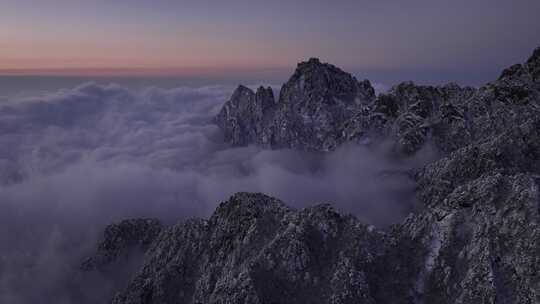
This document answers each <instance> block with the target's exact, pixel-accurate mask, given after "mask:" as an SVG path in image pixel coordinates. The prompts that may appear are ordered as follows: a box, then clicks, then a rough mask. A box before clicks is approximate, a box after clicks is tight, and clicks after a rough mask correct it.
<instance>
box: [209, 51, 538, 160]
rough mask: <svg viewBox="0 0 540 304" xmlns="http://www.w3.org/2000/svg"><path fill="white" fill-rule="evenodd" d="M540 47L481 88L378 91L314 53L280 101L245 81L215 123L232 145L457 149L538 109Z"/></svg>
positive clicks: (452, 86) (403, 85)
mask: <svg viewBox="0 0 540 304" xmlns="http://www.w3.org/2000/svg"><path fill="white" fill-rule="evenodd" d="M539 53H540V51H539V50H536V51H535V52H534V53H533V55H532V56H531V58H530V59H529V60H527V62H526V63H525V64H522V65H521V64H518V65H514V66H512V67H510V68H508V69H506V70H505V71H503V73H502V74H501V76H500V77H499V79H497V80H496V81H494V82H492V83H489V84H487V85H485V86H483V87H481V88H479V89H475V88H470V87H464V88H462V87H459V86H458V85H456V84H448V85H445V86H441V87H433V86H418V85H415V84H414V83H412V82H405V83H401V84H399V85H397V86H395V87H393V88H392V89H391V90H390V91H389V92H387V93H385V94H381V95H379V96H377V97H375V94H374V90H373V88H372V87H371V84H370V83H369V81H367V80H366V81H363V82H358V81H357V80H356V79H355V78H354V77H352V76H351V75H349V74H347V73H345V72H343V71H341V70H340V69H338V68H336V67H334V66H332V65H329V64H323V63H321V62H319V60H317V59H311V60H309V61H308V62H303V63H300V64H299V65H298V68H297V69H296V71H295V73H294V74H293V76H292V77H291V78H290V80H289V81H288V82H287V83H286V84H284V85H283V87H282V89H281V92H280V97H279V100H278V102H274V98H273V95H272V93H271V92H268V91H267V90H265V89H262V88H261V89H259V90H258V91H257V94H255V93H254V92H253V91H251V90H249V89H247V88H245V87H242V86H241V87H239V88H238V89H237V91H236V92H235V93H234V94H233V96H232V97H231V100H229V101H228V102H227V103H226V104H225V106H224V107H223V110H222V111H221V113H220V114H219V115H218V116H217V117H216V122H217V124H218V125H219V126H220V127H221V129H222V130H224V133H225V135H226V139H227V141H229V142H231V143H232V144H234V145H248V144H258V145H262V146H264V147H270V148H284V147H286V148H295V149H302V150H314V151H329V150H332V149H334V148H336V147H337V146H339V145H340V144H341V143H343V142H346V141H351V140H357V141H365V142H367V141H373V140H386V139H392V141H393V142H394V143H395V148H396V150H398V151H401V152H403V153H405V154H413V153H415V152H416V151H418V150H419V149H420V148H422V146H423V145H424V144H425V143H426V142H428V141H431V142H433V143H434V144H435V145H436V146H437V147H438V148H439V149H440V150H442V151H444V152H451V151H454V150H456V149H458V148H461V147H463V146H465V145H468V144H471V143H473V142H475V141H478V140H481V139H482V138H487V137H489V136H492V135H495V134H498V133H500V132H503V131H505V130H506V129H508V128H509V127H511V126H513V125H515V124H520V123H523V122H525V121H527V120H528V119H531V118H533V117H535V116H537V115H539V114H540V108H539V104H538V100H539V98H540V82H539V78H540V76H539V74H540V72H539V70H540V59H539Z"/></svg>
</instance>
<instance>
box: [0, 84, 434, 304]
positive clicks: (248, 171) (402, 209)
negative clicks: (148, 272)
mask: <svg viewBox="0 0 540 304" xmlns="http://www.w3.org/2000/svg"><path fill="white" fill-rule="evenodd" d="M233 89H234V87H229V86H206V87H197V88H187V87H182V88H175V89H160V88H155V87H150V88H145V89H142V90H133V89H128V88H126V87H122V86H119V85H99V84H95V83H86V84H83V85H80V86H77V87H75V88H72V89H64V90H59V91H56V92H53V93H48V94H41V95H39V96H34V97H24V98H12V99H10V100H9V101H7V102H4V103H2V104H0V208H1V210H2V212H1V213H0V221H1V222H2V223H3V228H4V229H2V231H1V232H0V238H1V239H0V258H1V259H0V302H1V303H32V302H36V301H37V302H42V301H43V297H45V298H47V301H46V302H54V303H73V302H78V303H96V302H103V301H105V300H106V299H107V298H108V297H110V295H111V292H112V291H114V290H116V289H117V288H118V286H119V285H118V284H121V282H123V281H124V280H125V276H126V275H127V274H123V273H122V272H121V271H119V273H118V278H110V277H102V276H100V275H99V274H96V273H93V274H80V273H77V271H76V270H77V269H78V266H79V264H80V262H81V261H82V259H83V258H84V257H86V256H88V255H90V254H91V253H92V251H93V250H94V249H95V247H96V243H97V241H98V239H99V236H100V233H101V232H102V230H103V228H104V227H105V226H106V225H107V224H110V223H113V222H117V221H120V220H122V219H126V218H133V217H153V218H159V219H161V220H163V221H164V222H165V223H168V224H172V223H174V222H177V221H181V220H183V219H186V218H190V217H208V216H209V215H210V214H211V213H212V212H213V210H214V209H215V207H216V206H217V205H218V204H219V203H220V202H221V201H224V200H226V199H227V198H228V197H229V196H230V195H232V194H233V193H235V192H238V191H248V192H263V193H265V194H268V195H272V196H275V197H277V198H279V199H281V200H283V201H284V202H286V203H287V204H288V205H289V206H291V207H294V208H303V207H308V206H312V205H315V204H318V203H331V204H332V205H333V206H335V208H336V209H338V210H340V211H342V212H345V213H352V214H354V215H356V216H357V217H358V218H360V219H361V220H362V221H364V222H365V223H366V224H373V225H376V226H378V227H383V228H384V227H386V226H388V225H390V224H392V223H397V222H399V221H400V220H402V219H403V218H404V217H405V216H407V215H408V214H409V213H410V212H411V211H413V210H414V208H415V199H414V188H415V183H414V181H413V179H412V178H411V170H412V169H414V168H418V167H420V166H422V165H423V164H424V163H425V162H427V161H430V160H432V159H434V158H436V157H437V153H436V151H434V150H432V149H430V148H429V147H427V148H426V149H424V150H422V151H421V152H419V153H418V154H416V155H415V156H414V157H412V158H407V159H405V158H400V157H396V155H394V154H393V153H392V151H391V149H390V148H389V147H388V146H386V145H384V144H381V145H377V146H369V147H368V146H362V145H357V144H349V145H344V146H342V147H340V148H339V149H337V150H336V151H334V152H332V153H326V154H318V153H307V152H299V151H292V150H275V151H270V150H263V149H260V148H258V147H254V146H249V147H240V148H233V147H230V146H228V145H227V144H225V143H224V142H223V138H222V135H221V132H220V130H219V129H218V128H217V127H216V126H215V125H213V124H212V123H211V120H212V117H213V116H214V115H215V114H217V113H218V111H219V109H220V108H221V106H222V104H223V103H224V102H225V101H226V100H227V99H228V97H229V96H230V94H231V93H232V90H233ZM127 268H129V267H127ZM126 273H127V272H126ZM119 282H120V283H119Z"/></svg>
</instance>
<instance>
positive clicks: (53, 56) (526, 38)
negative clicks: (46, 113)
mask: <svg viewBox="0 0 540 304" xmlns="http://www.w3.org/2000/svg"><path fill="white" fill-rule="evenodd" d="M539 13H540V1H538V0H512V1H508V0H506V1H501V0H469V1H464V0H455V1H438V0H430V1H427V0H409V1H389V0H382V1H364V0H356V1H353V0H342V1H319V0H309V1H308V0H305V1H282V0H275V1H259V0H236V1H235V0H231V1H208V0H197V1H182V0H176V1H173V0H153V1H149V0H148V1H143V0H129V1H128V0H118V1H105V0H94V1H83V0H48V1H43V0H0V20H2V23H1V26H0V70H3V71H4V73H6V72H8V71H9V72H13V70H21V69H23V70H34V71H37V70H56V69H75V70H77V71H81V72H83V71H86V72H87V73H89V72H91V70H95V69H97V70H98V71H97V72H95V71H94V73H99V71H101V70H102V69H112V70H109V71H113V72H114V71H122V70H123V69H126V68H128V69H133V68H142V69H145V70H146V69H148V71H153V72H156V71H160V72H169V73H178V74H182V73H183V74H189V73H191V72H193V71H198V70H219V69H222V70H223V69H230V68H235V69H260V68H268V67H272V68H280V67H293V66H294V65H295V64H296V63H297V62H298V61H301V60H303V59H305V58H308V57H312V56H316V57H320V58H321V59H322V60H324V61H328V62H332V63H334V64H336V65H339V66H342V67H344V68H347V69H349V70H351V69H352V70H356V71H361V70H365V71H378V72H380V71H389V70H392V71H398V72H399V71H409V72H408V73H409V74H411V73H414V71H418V72H419V73H424V74H425V75H428V74H429V73H436V72H433V71H447V72H448V73H451V74H452V73H454V74H455V75H456V77H459V76H458V75H460V74H471V73H472V74H474V73H477V74H478V75H484V74H487V73H492V71H493V70H499V69H501V68H503V67H505V66H507V65H510V64H513V63H516V62H522V61H523V60H524V59H525V58H526V57H527V56H528V55H529V54H530V53H531V52H532V50H533V49H534V48H535V47H537V46H538V45H540V18H539V16H538V14H539ZM150 69H152V70H150ZM404 73H405V72H404ZM426 77H427V76H426ZM463 77H466V75H464V76H463ZM479 77H480V76H479Z"/></svg>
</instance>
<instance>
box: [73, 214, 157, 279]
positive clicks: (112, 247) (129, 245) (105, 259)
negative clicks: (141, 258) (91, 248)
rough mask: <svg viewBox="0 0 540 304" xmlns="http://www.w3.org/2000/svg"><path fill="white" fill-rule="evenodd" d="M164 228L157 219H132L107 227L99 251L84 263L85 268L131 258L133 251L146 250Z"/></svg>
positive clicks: (103, 265)
mask: <svg viewBox="0 0 540 304" xmlns="http://www.w3.org/2000/svg"><path fill="white" fill-rule="evenodd" d="M162 229H163V225H162V224H161V222H160V221H159V220H156V219H131V220H124V221H122V222H120V223H118V224H112V225H109V226H107V228H105V231H104V232H103V241H101V243H100V244H99V245H98V252H97V253H96V254H95V255H94V256H93V257H91V258H89V259H87V260H86V261H84V262H83V264H82V266H81V267H82V269H83V270H94V269H99V268H102V267H105V266H107V265H109V264H111V263H113V262H115V261H116V260H117V259H122V258H123V259H126V258H129V257H130V255H131V254H132V253H133V251H136V250H142V251H143V252H144V251H146V249H147V248H148V246H149V245H150V244H151V243H152V242H153V241H154V239H155V238H156V237H157V236H158V234H159V233H160V232H161V230H162Z"/></svg>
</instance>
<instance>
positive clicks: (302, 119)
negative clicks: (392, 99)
mask: <svg viewBox="0 0 540 304" xmlns="http://www.w3.org/2000/svg"><path fill="white" fill-rule="evenodd" d="M374 99H375V90H374V89H373V87H372V86H371V84H370V83H369V81H367V80H365V81H363V82H358V81H357V80H356V79H355V78H354V77H352V76H351V75H350V74H348V73H345V72H343V71H342V70H340V69H338V68H336V67H335V66H333V65H330V64H325V63H321V62H320V61H319V60H318V59H315V58H312V59H310V60H309V61H307V62H302V63H300V64H298V67H297V69H296V71H295V73H294V74H293V76H292V77H291V78H290V79H289V81H288V82H287V83H286V84H284V85H283V87H282V88H281V92H280V94H279V99H278V101H277V102H276V101H275V100H274V97H273V94H272V91H271V89H270V88H268V89H264V88H259V89H258V90H257V92H256V93H254V92H253V91H252V90H250V89H249V88H246V87H244V86H240V87H238V89H236V91H235V92H234V93H233V96H232V97H231V99H230V100H229V101H228V102H227V103H225V105H224V106H223V109H222V110H221V112H220V113H219V114H218V116H217V117H216V119H215V121H216V123H217V124H218V126H220V128H221V129H222V130H223V131H224V134H225V138H226V140H227V141H229V142H231V143H232V144H234V145H248V144H258V145H262V146H264V147H270V148H284V147H286V148H295V149H301V150H314V151H328V150H331V149H333V148H335V147H336V146H337V145H338V144H340V143H341V142H342V141H341V133H342V128H341V123H342V122H343V121H346V120H348V119H350V118H351V117H352V116H353V115H354V114H355V113H357V112H359V111H361V110H362V108H363V107H365V106H367V105H368V104H370V103H371V102H373V100H374Z"/></svg>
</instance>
